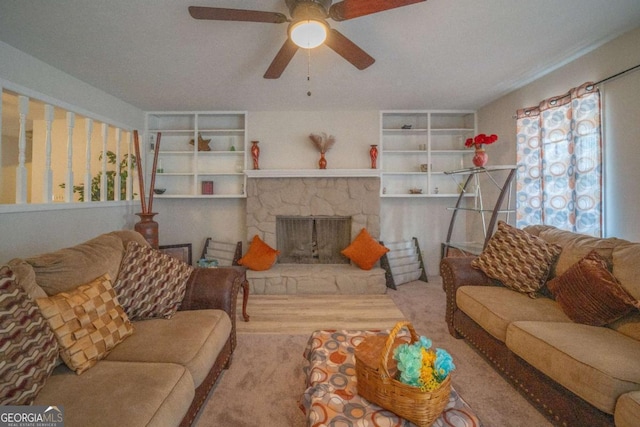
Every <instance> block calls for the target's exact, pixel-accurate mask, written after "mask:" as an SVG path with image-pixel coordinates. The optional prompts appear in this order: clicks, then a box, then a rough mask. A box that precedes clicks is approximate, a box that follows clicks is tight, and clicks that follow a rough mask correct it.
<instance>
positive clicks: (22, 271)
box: [8, 258, 47, 300]
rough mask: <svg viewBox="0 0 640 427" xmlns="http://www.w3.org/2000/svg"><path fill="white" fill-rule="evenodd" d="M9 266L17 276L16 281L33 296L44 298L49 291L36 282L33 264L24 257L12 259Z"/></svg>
mask: <svg viewBox="0 0 640 427" xmlns="http://www.w3.org/2000/svg"><path fill="white" fill-rule="evenodd" d="M8 265H9V268H11V271H13V274H15V276H16V282H17V283H18V285H20V286H21V287H22V289H24V290H25V291H27V293H28V294H29V296H30V297H31V298H33V299H34V300H35V299H36V298H44V297H46V296H47V293H46V292H45V291H44V289H42V287H40V285H38V284H37V283H36V272H35V271H34V270H33V267H32V266H31V264H29V263H28V262H26V261H25V260H22V259H18V258H15V259H12V260H11V261H9V263H8Z"/></svg>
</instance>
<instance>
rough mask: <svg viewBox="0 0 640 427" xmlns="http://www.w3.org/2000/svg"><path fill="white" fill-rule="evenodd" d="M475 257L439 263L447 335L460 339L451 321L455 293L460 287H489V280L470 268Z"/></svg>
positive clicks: (458, 258) (450, 258)
mask: <svg viewBox="0 0 640 427" xmlns="http://www.w3.org/2000/svg"><path fill="white" fill-rule="evenodd" d="M474 259H475V257H448V258H443V259H442V260H441V261H440V276H442V288H443V289H444V291H445V293H446V297H447V310H446V312H445V320H446V322H447V327H448V328H449V333H450V334H451V335H452V336H454V337H456V338H460V334H459V333H458V332H457V331H456V330H455V327H454V324H453V319H454V314H455V312H456V311H458V305H457V303H456V291H457V290H458V288H459V287H460V286H487V285H491V280H490V279H489V277H487V275H486V274H484V273H483V272H482V271H481V270H478V269H476V268H473V267H471V261H473V260H474Z"/></svg>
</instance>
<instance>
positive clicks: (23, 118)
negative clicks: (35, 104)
mask: <svg viewBox="0 0 640 427" xmlns="http://www.w3.org/2000/svg"><path fill="white" fill-rule="evenodd" d="M18 114H19V116H20V130H19V137H18V167H17V169H16V204H22V203H26V202H27V168H26V166H25V150H26V146H27V139H26V135H27V127H26V125H27V114H29V98H27V97H26V96H22V95H20V96H18Z"/></svg>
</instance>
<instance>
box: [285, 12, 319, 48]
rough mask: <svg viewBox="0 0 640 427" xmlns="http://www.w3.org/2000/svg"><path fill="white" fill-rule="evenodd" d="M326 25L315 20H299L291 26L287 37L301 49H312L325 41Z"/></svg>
mask: <svg viewBox="0 0 640 427" xmlns="http://www.w3.org/2000/svg"><path fill="white" fill-rule="evenodd" d="M327 30H328V29H327V24H326V23H325V22H323V21H320V20H316V19H301V20H299V21H295V22H294V23H292V24H291V27H290V28H289V37H290V38H291V41H292V42H294V43H295V44H296V45H298V46H299V47H301V48H304V49H313V48H314V47H318V46H320V45H321V44H322V43H324V41H325V40H326V39H327Z"/></svg>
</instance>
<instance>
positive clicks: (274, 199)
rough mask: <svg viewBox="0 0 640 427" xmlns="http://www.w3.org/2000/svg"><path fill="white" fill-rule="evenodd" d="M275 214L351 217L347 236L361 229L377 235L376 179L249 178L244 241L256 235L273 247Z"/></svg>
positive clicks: (378, 227) (378, 194)
mask: <svg viewBox="0 0 640 427" xmlns="http://www.w3.org/2000/svg"><path fill="white" fill-rule="evenodd" d="M276 215H300V216H312V215H341V216H351V220H352V223H351V237H352V239H353V238H355V237H356V236H357V235H358V233H359V232H360V230H361V229H362V228H366V229H367V231H369V233H370V234H371V236H373V237H374V238H378V237H379V236H380V179H379V178H367V177H364V178H362V177H349V178H249V179H247V241H249V242H250V241H251V239H253V236H255V235H256V234H257V235H258V236H260V238H261V239H262V240H264V241H265V242H266V243H267V244H268V245H269V246H271V247H273V248H275V247H276Z"/></svg>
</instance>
